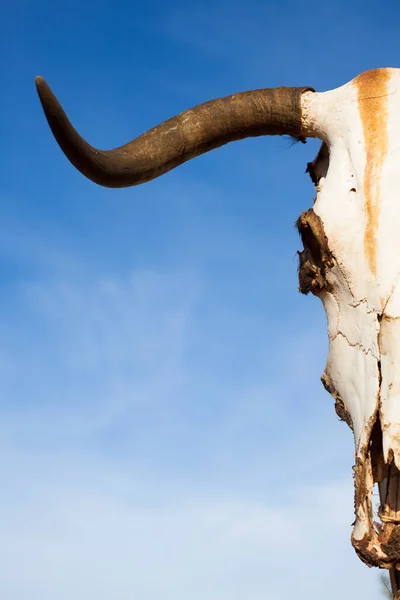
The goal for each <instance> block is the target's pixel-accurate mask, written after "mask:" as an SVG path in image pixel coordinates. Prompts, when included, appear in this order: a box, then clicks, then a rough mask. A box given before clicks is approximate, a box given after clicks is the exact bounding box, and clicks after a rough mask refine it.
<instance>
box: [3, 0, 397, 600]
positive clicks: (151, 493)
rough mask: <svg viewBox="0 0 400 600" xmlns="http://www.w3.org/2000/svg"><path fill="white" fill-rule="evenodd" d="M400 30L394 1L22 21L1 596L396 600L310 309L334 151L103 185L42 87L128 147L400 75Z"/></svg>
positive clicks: (20, 8) (264, 157)
mask: <svg viewBox="0 0 400 600" xmlns="http://www.w3.org/2000/svg"><path fill="white" fill-rule="evenodd" d="M399 23H400V6H399V5H398V3H397V2H394V1H389V2H386V3H385V8H384V10H382V5H380V4H379V3H376V2H370V1H369V0H367V1H366V0H364V1H363V2H361V1H359V0H354V1H353V2H351V3H347V2H344V1H343V0H340V1H337V2H335V3H322V2H316V1H314V0H311V1H309V2H307V3H306V4H304V3H300V2H294V1H293V0H292V1H288V2H285V3H282V2H280V3H278V2H276V3H275V2H261V1H256V0H248V1H247V2H246V3H242V2H236V1H235V0H234V1H230V2H227V1H226V0H214V1H213V2H210V1H203V2H201V3H200V2H196V1H193V2H191V3H188V2H179V1H177V0H173V1H171V2H168V3H164V2H161V1H149V2H146V3H142V2H140V3H139V2H128V1H120V2H109V1H105V0H99V1H97V2H92V1H86V2H82V0H79V1H78V0H70V1H69V2H68V3H60V2H57V1H56V0H52V1H51V2H50V1H49V0H36V1H35V2H31V1H26V2H22V1H18V0H17V1H16V2H14V3H3V6H2V19H1V23H0V34H1V35H0V44H1V52H0V61H1V72H2V79H3V90H4V91H3V94H2V98H1V105H2V127H1V132H2V134H1V141H0V143H1V144H2V146H3V147H2V152H1V155H2V168H3V176H2V177H1V194H0V199H1V205H0V217H1V218H0V264H1V271H0V273H1V275H0V276H1V286H2V293H1V295H0V309H1V310H0V330H1V337H0V386H1V394H0V411H1V418H0V449H1V454H2V456H3V460H2V461H1V463H0V473H1V481H2V494H1V497H0V538H1V539H2V544H1V548H0V556H1V560H0V595H1V597H2V598H5V599H7V600H25V599H26V598H27V597H29V598H30V600H55V599H57V600H70V599H71V598H74V600H89V599H92V598H93V599H95V600H106V599H107V600H108V599H109V598H113V599H114V600H125V599H126V600H127V599H128V598H129V599H130V600H131V599H132V598H140V600H156V599H157V600H158V599H159V598H161V597H163V598H165V599H166V600H168V599H170V598H171V599H172V598H173V599H174V600H181V599H182V600H187V598H190V600H200V599H201V600H203V598H205V597H207V598H208V600H261V598H262V599H264V598H279V599H282V600H285V599H288V600H289V598H292V597H293V590H294V589H295V590H296V598H299V599H303V598H304V599H305V598H307V600H309V599H311V598H319V597H320V596H321V590H324V598H325V600H333V599H334V598H335V599H336V598H337V597H338V596H340V597H341V598H343V599H347V598H348V599H350V598H352V599H353V598H354V597H355V595H357V597H362V598H363V599H364V600H369V599H371V600H372V599H375V598H377V597H378V596H379V593H380V592H379V587H380V585H379V574H378V572H376V571H373V570H369V569H368V568H367V567H365V566H364V565H362V564H361V563H360V562H359V560H358V559H357V557H356V555H355V554H354V552H353V550H352V548H351V546H350V542H349V537H350V533H351V527H350V525H351V522H352V520H353V497H352V495H353V490H352V471H351V465H352V462H353V455H352V452H353V445H352V444H353V442H352V435H351V432H350V430H348V429H347V427H346V426H345V425H344V424H342V423H339V422H338V420H337V418H336V415H335V412H334V410H333V402H332V400H331V398H330V397H329V395H328V394H327V393H326V392H324V390H323V388H322V385H321V384H320V382H319V377H320V375H321V374H322V372H323V368H324V363H325V358H326V351H327V340H326V325H325V316H324V313H323V310H322V306H320V304H319V302H318V301H317V300H315V299H314V298H311V297H310V298H308V297H307V298H306V297H304V296H301V295H300V294H299V293H298V292H297V275H296V268H297V260H296V251H297V250H298V249H300V242H299V239H298V237H297V233H296V231H295V228H294V222H295V220H296V218H297V216H298V215H299V214H300V213H301V212H302V211H303V210H305V209H306V208H308V207H310V206H311V204H312V199H313V196H314V189H313V186H312V184H311V182H310V181H309V179H308V177H307V176H306V175H305V174H304V170H305V166H306V163H307V161H309V160H312V158H313V157H314V155H315V153H316V151H317V148H318V143H317V142H315V141H310V142H309V143H307V144H306V145H302V144H296V145H295V146H292V145H291V143H290V141H288V140H286V139H281V138H271V139H255V140H254V139H253V140H246V141H243V142H240V143H235V144H231V145H229V146H226V147H224V148H221V149H219V150H217V151H214V152H212V153H210V154H208V155H205V156H202V157H200V158H198V159H196V160H194V161H192V162H190V163H188V164H186V165H184V166H182V167H180V168H178V169H176V170H175V171H173V172H171V173H169V174H167V175H165V176H164V177H163V178H161V179H159V180H156V181H154V182H151V183H148V184H146V185H144V186H142V187H136V188H130V189H125V190H109V189H103V188H100V187H97V186H95V185H94V184H92V183H91V182H89V181H87V180H85V179H84V178H83V177H82V176H81V175H80V174H79V173H77V172H76V171H75V170H74V169H73V168H72V167H71V165H70V164H69V163H68V161H67V160H66V159H65V157H64V156H63V155H62V153H61V151H59V149H58V147H57V146H56V144H55V142H54V140H53V138H52V136H51V134H50V132H49V130H48V128H47V124H46V122H45V119H44V116H43V114H42V111H41V108H40V105H39V102H38V99H37V97H36V91H35V88H34V77H35V75H39V74H40V75H42V76H44V77H45V78H46V79H47V80H48V82H49V84H50V85H51V86H52V88H53V90H54V91H55V93H56V94H57V95H58V97H59V99H60V101H61V102H62V104H63V105H64V107H65V109H66V111H67V113H68V114H69V116H70V118H71V120H72V122H73V123H74V125H75V126H76V127H77V129H78V130H79V131H80V132H81V133H82V134H83V135H84V136H85V137H86V138H87V139H88V140H89V141H90V142H91V143H92V144H94V145H97V146H99V147H102V148H109V147H113V146H117V145H121V144H122V143H124V142H126V141H128V140H130V139H132V138H133V137H134V136H136V135H139V134H140V133H142V132H143V131H145V130H146V129H148V128H150V127H152V126H154V125H155V124H157V123H158V122H160V121H162V120H164V119H166V118H169V117H171V116H173V115H174V114H176V113H178V112H181V111H182V110H185V109H186V108H189V107H190V106H192V105H194V104H198V103H200V102H203V101H205V100H208V99H211V98H213V97H218V96H223V95H227V94H230V93H233V92H236V91H242V90H246V89H251V88H259V87H268V86H275V85H311V86H313V87H315V88H316V89H317V90H321V91H322V90H326V89H330V88H334V87H336V86H339V85H341V84H343V83H346V82H347V81H348V80H350V79H351V78H353V77H354V76H355V75H357V74H358V73H360V72H362V71H363V70H366V69H369V68H374V67H380V66H399V62H400V60H399V58H400V56H399V44H398V39H399V28H400V26H399ZM338 573H340V575H338Z"/></svg>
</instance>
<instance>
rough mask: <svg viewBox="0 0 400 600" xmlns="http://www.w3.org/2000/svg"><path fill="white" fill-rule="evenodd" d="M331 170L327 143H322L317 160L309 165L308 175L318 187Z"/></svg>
mask: <svg viewBox="0 0 400 600" xmlns="http://www.w3.org/2000/svg"><path fill="white" fill-rule="evenodd" d="M328 168H329V149H328V146H327V145H326V143H325V142H322V144H321V147H320V149H319V152H318V154H317V156H316V158H315V159H314V160H313V161H312V162H309V163H307V168H306V173H308V174H309V176H310V178H311V181H312V182H313V184H314V185H315V187H317V186H318V184H319V182H320V180H321V179H322V178H323V177H326V174H327V172H328Z"/></svg>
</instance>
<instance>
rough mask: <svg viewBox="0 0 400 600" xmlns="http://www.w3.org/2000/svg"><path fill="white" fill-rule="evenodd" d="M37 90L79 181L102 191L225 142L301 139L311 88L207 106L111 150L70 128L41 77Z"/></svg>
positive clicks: (236, 98) (229, 99) (218, 101)
mask: <svg viewBox="0 0 400 600" xmlns="http://www.w3.org/2000/svg"><path fill="white" fill-rule="evenodd" d="M36 87H37V91H38V94H39V97H40V101H41V103H42V106H43V110H44V112H45V115H46V118H47V121H48V123H49V125H50V128H51V130H52V132H53V134H54V137H55V138H56V140H57V142H58V144H59V145H60V147H61V149H62V150H63V152H64V153H65V155H66V156H67V158H68V159H69V160H70V161H71V163H72V164H73V165H74V166H75V167H76V168H77V169H78V170H79V171H80V172H81V173H83V175H85V176H86V177H88V178H89V179H91V180H92V181H94V182H95V183H98V184H100V185H103V186H105V187H112V188H114V187H115V188H119V187H121V188H122V187H128V186H132V185H138V184H140V183H145V182H146V181H150V180H151V179H154V178H156V177H158V176H160V175H162V174H163V173H166V172H167V171H169V170H171V169H173V168H175V167H177V166H179V165H181V164H182V163H184V162H186V161H187V160H190V159H191V158H194V157H195V156H199V155H200V154H203V153H204V152H208V151H209V150H213V149H214V148H218V147H219V146H222V145H224V144H227V143H228V142H232V141H236V140H240V139H243V138H246V137H255V136H260V135H284V134H288V135H291V136H293V137H297V138H301V137H303V136H304V134H305V132H304V131H303V129H302V124H301V109H300V97H301V94H302V93H303V92H305V91H314V90H313V89H312V88H309V87H304V88H285V87H280V88H270V89H262V90H251V91H249V92H241V93H239V94H234V95H232V96H227V97H226V98H218V99H216V100H210V101H209V102H206V103H204V104H200V105H198V106H195V107H194V108H191V109H189V110H187V111H185V112H183V113H181V114H180V115H178V116H176V117H173V118H172V119H169V120H168V121H164V123H161V124H160V125H158V126H157V127H154V128H153V129H150V130H149V131H148V132H146V133H144V134H143V135H141V136H139V137H138V138H136V139H134V140H132V141H131V142H129V143H128V144H125V145H124V146H120V147H119V148H115V149H114V150H97V149H96V148H93V146H90V145H89V144H88V143H87V142H86V141H85V140H84V139H83V138H82V137H81V136H80V135H79V133H78V132H77V131H76V130H75V129H74V127H73V126H72V125H71V123H70V122H69V120H68V118H67V116H66V114H65V112H64V110H63V109H62V107H61V105H60V103H59V102H58V100H57V98H56V97H55V96H54V94H53V93H52V91H51V89H50V87H49V86H48V85H47V83H46V82H45V80H44V79H43V78H42V77H37V78H36Z"/></svg>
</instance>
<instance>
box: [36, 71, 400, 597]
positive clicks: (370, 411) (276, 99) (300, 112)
mask: <svg viewBox="0 0 400 600" xmlns="http://www.w3.org/2000/svg"><path fill="white" fill-rule="evenodd" d="M37 86H38V92H39V95H40V98H41V101H42V105H43V108H44V110H45V113H46V117H47V120H48V123H49V125H50V127H51V129H52V131H53V133H54V135H55V137H56V139H57V141H58V143H59V144H60V146H61V148H62V149H63V151H64V153H65V154H66V156H67V157H68V158H69V160H70V161H71V162H72V164H73V165H75V167H76V168H77V169H79V170H80V171H81V172H82V173H83V174H84V175H85V176H86V177H89V178H90V179H92V180H93V181H95V182H97V183H100V184H101V185H105V186H109V187H126V186H128V185H138V184H141V183H144V182H145V181H149V180H150V179H153V178H154V177H158V176H160V175H162V174H163V173H166V172H167V171H168V170H170V169H172V168H175V167H177V166H179V165H180V164H182V163H183V162H185V161H186V160H191V159H192V158H194V157H195V156H198V155H200V154H202V153H203V152H208V151H210V150H212V149H213V148H217V147H219V146H221V145H223V144H225V143H228V142H230V141H234V140H239V139H242V138H244V137H254V136H258V135H282V134H289V135H292V136H294V137H295V138H297V139H299V140H303V141H304V138H306V137H318V138H320V139H321V140H322V146H321V149H320V151H319V153H318V156H317V157H316V159H315V160H314V161H313V162H312V163H310V164H309V166H308V169H307V170H308V172H309V173H310V175H311V178H312V180H313V182H314V184H315V186H316V190H317V195H316V199H315V202H314V206H313V208H312V209H310V210H308V211H306V212H305V213H303V214H302V215H301V217H300V218H299V220H298V223H297V225H298V229H299V232H300V234H301V236H302V240H303V244H304V250H303V252H301V253H300V268H299V280H300V290H301V291H302V292H304V293H308V292H310V291H311V292H312V293H314V294H316V295H317V296H318V297H319V298H320V299H321V300H322V302H323V304H324V307H325V310H326V315H327V320H328V336H329V354H328V359H327V364H326V369H325V373H324V375H323V378H322V380H323V383H324V385H325V387H326V389H327V390H328V391H329V392H330V393H331V394H332V395H333V397H334V398H335V407H336V411H337V413H338V415H339V416H340V418H341V419H343V420H344V421H346V422H347V423H348V425H349V426H350V427H351V429H352V430H353V434H354V441H355V460H356V463H355V467H354V485H355V515H356V520H355V524H354V529H353V534H352V542H353V545H354V547H355V549H356V551H357V552H358V554H359V556H360V557H361V559H362V560H364V561H365V562H366V563H367V564H369V565H370V566H372V565H378V566H380V567H385V568H391V569H392V576H393V573H395V569H396V568H398V569H400V471H399V469H400V144H399V141H400V69H375V70H372V71H367V72H366V73H363V74H362V75H359V76H358V77H356V78H355V79H354V80H352V81H351V82H349V83H347V84H346V85H344V86H342V87H340V88H337V89H334V90H331V91H328V92H323V93H318V92H315V91H313V89H312V88H309V87H304V88H276V89H269V88H266V89H263V90H252V91H250V92H245V93H240V94H234V95H232V96H230V97H227V98H224V99H216V100H213V101H210V102H207V103H205V104H202V105H199V106H198V107H195V108H193V109H190V110H188V111H186V112H185V113H182V114H181V115H178V116H177V117H174V118H173V119H170V120H168V121H166V122H164V123H163V124H161V125H159V126H157V127H155V128H153V129H152V130H150V131H149V132H147V133H145V134H143V135H142V136H139V138H136V140H133V141H132V142H129V143H128V144H125V145H124V146H121V147H119V148H116V149H114V150H109V151H100V150H97V149H96V148H93V147H92V146H90V145H89V144H88V143H87V142H86V141H85V140H83V139H82V138H81V137H80V136H79V134H78V133H77V132H76V130H75V129H74V128H73V127H72V125H71V124H70V123H69V121H68V119H67V117H66V115H65V113H64V112H63V110H62V108H61V106H60V105H59V103H58V101H57V99H56V98H55V96H54V95H53V94H52V92H51V90H50V88H49V87H48V86H47V84H46V83H45V82H44V80H42V79H41V78H38V80H37ZM375 483H376V484H377V485H378V486H379V491H380V497H381V507H380V511H379V514H380V518H381V523H374V521H373V511H372V489H373V486H374V484H375ZM392 582H393V578H392ZM394 587H398V586H397V584H396V586H394Z"/></svg>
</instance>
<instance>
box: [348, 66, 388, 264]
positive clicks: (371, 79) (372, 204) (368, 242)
mask: <svg viewBox="0 0 400 600" xmlns="http://www.w3.org/2000/svg"><path fill="white" fill-rule="evenodd" d="M389 78H390V70H389V69H376V70H373V71H367V72H366V73H363V74H362V75H359V76H358V77H356V79H355V80H354V83H355V85H356V87H357V93H358V106H359V110H360V116H361V122H362V127H363V132H364V140H365V151H366V162H365V171H364V197H365V210H366V216H367V224H366V229H365V239H364V251H365V256H366V258H367V261H368V265H369V268H370V270H371V272H372V273H373V274H374V275H375V274H376V231H377V228H378V221H379V192H380V176H381V171H382V165H383V161H384V160H385V157H386V154H387V151H388V134H387V127H386V125H387V95H388V81H389Z"/></svg>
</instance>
